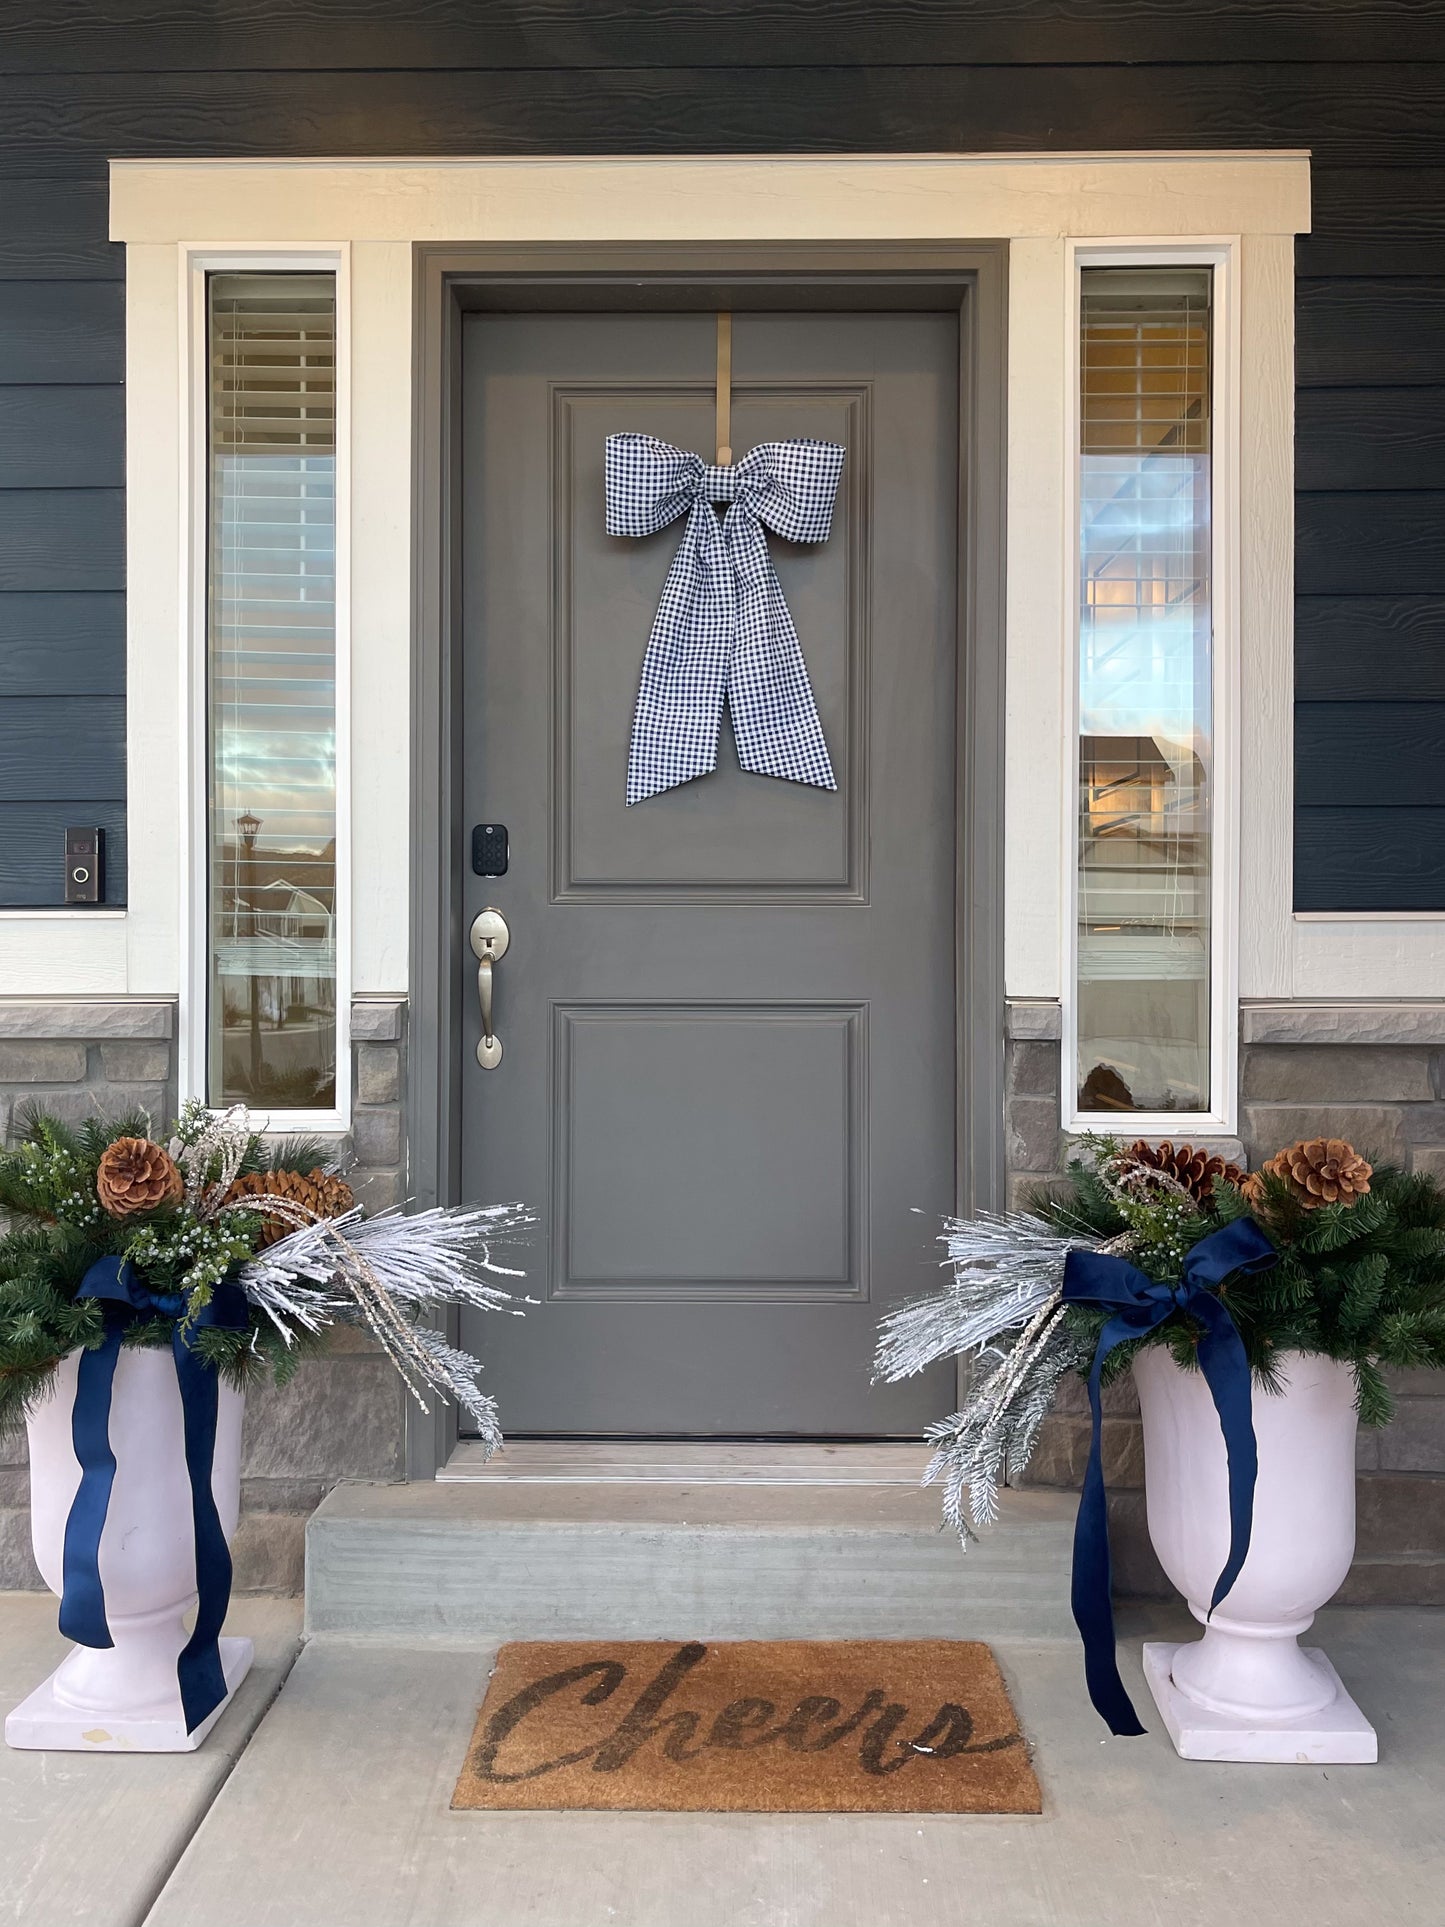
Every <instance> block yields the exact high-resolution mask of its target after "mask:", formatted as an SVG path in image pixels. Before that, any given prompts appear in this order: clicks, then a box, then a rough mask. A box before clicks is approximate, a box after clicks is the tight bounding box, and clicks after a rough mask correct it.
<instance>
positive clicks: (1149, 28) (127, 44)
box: [0, 0, 1445, 74]
mask: <svg viewBox="0 0 1445 1927" xmlns="http://www.w3.org/2000/svg"><path fill="white" fill-rule="evenodd" d="M17 11H18V10H17ZM1442 55H1445V14H1442V12H1441V9H1440V8H1439V7H1438V6H1437V5H1434V4H1431V3H1430V0H1424V4H1422V3H1421V0H1257V3H1255V0H907V4H899V0H705V4H703V5H699V4H698V0H425V3H424V4H416V3H413V4H404V3H403V0H212V4H210V5H207V6H205V7H198V6H196V5H195V4H194V3H193V0H150V4H148V5H140V6H137V5H134V4H131V0H87V3H86V4H77V0H34V4H31V5H28V6H26V7H25V9H24V13H23V18H17V19H15V20H14V21H12V22H11V23H10V24H9V25H8V26H7V27H6V31H5V35H4V40H3V45H0V72H5V73H12V74H20V73H94V72H103V73H104V72H109V73H140V72H144V73H161V72H166V71H172V72H174V71H182V70H184V71H188V72H193V73H195V72H207V71H231V72H234V71H236V70H238V69H242V68H251V69H270V70H278V69H322V68H333V69H352V70H356V69H380V68H400V67H410V68H418V69H422V68H431V69H436V70H440V71H448V70H451V69H455V68H458V67H469V68H476V69H492V70H499V69H506V68H514V69H515V68H543V67H556V68H571V69H586V68H601V67H627V68H639V67H743V66H762V65H775V66H816V65H820V64H824V63H827V64H833V65H839V66H863V67H883V66H907V65H911V64H918V65H928V66H937V65H946V64H953V65H959V66H979V65H985V64H997V65H1007V66H1012V65H1038V64H1042V65H1048V66H1056V65H1060V64H1063V63H1066V62H1069V63H1072V62H1083V63H1086V64H1098V63H1100V62H1119V63H1136V64H1137V63H1139V62H1161V61H1162V62H1166V63H1174V62H1180V61H1229V62H1233V63H1238V62H1240V61H1241V60H1242V59H1245V58H1248V59H1249V60H1251V61H1290V62H1294V61H1305V62H1316V61H1321V60H1349V61H1353V62H1356V63H1359V62H1374V61H1380V60H1429V59H1439V58H1441V57H1442Z"/></svg>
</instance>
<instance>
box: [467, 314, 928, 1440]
mask: <svg viewBox="0 0 1445 1927" xmlns="http://www.w3.org/2000/svg"><path fill="white" fill-rule="evenodd" d="M715 347H716V330H715V323H714V319H713V317H712V316H711V315H709V314H647V313H644V314H618V315H596V314H557V315H536V314H532V315H515V314H487V315H481V314H478V315H472V316H469V317H468V318H467V321H466V324H465V331H464V350H463V356H464V360H463V420H462V436H463V442H462V474H463V487H462V502H461V522H460V534H461V545H462V555H463V563H462V571H463V575H462V597H463V602H462V607H463V629H464V636H463V641H464V648H463V658H464V670H463V674H464V684H465V687H464V703H465V711H464V726H465V769H466V777H465V802H464V810H465V816H466V824H467V827H468V829H470V826H471V825H473V824H482V823H486V824H502V825H505V826H506V828H507V830H508V831H509V833H510V844H511V860H510V867H509V869H508V870H507V873H506V875H505V876H501V877H497V878H495V879H484V878H478V877H475V876H472V875H471V874H470V873H469V874H468V876H467V880H466V889H465V893H464V904H465V913H466V918H467V920H468V921H470V918H471V917H472V916H473V915H474V914H475V912H476V911H477V910H479V909H480V908H481V907H482V906H483V905H486V904H491V905H495V906H496V907H497V908H498V909H499V910H500V911H501V912H502V913H503V915H504V916H505V917H506V919H507V922H508V924H509V926H510V931H511V943H510V948H509V950H508V952H507V955H506V957H505V959H504V960H503V961H502V962H500V963H499V965H498V966H497V969H496V978H495V1029H496V1034H497V1035H498V1036H499V1037H500V1038H501V1040H502V1044H503V1047H504V1053H505V1054H504V1056H503V1059H502V1062H501V1064H500V1065H499V1066H498V1067H497V1068H496V1069H494V1070H482V1069H479V1068H475V1067H472V1066H471V1065H469V1067H468V1069H467V1071H466V1073H465V1079H464V1085H465V1097H464V1106H463V1157H464V1194H465V1195H466V1196H468V1197H472V1198H477V1199H485V1200H491V1201H500V1200H503V1199H507V1198H523V1199H526V1200H528V1201H529V1202H531V1203H533V1204H535V1205H536V1206H537V1208H538V1209H539V1211H540V1213H541V1217H542V1226H541V1231H540V1234H539V1237H538V1240H537V1242H536V1244H535V1245H534V1247H533V1248H532V1251H531V1253H530V1256H529V1258H528V1259H527V1261H526V1262H527V1263H528V1265H529V1271H530V1283H529V1286H528V1289H529V1290H531V1291H532V1292H533V1293H534V1295H535V1296H537V1297H538V1298H539V1299H540V1300H541V1301H542V1302H541V1303H540V1304H539V1305H537V1306H535V1307H533V1308H531V1309H530V1310H529V1311H528V1313H527V1316H526V1318H525V1320H519V1319H509V1318H498V1317H486V1318H484V1319H482V1318H478V1319H476V1320H475V1321H469V1323H468V1325H467V1328H466V1330H465V1332H464V1341H465V1342H466V1343H467V1344H468V1345H470V1346H472V1347H474V1348H475V1349H476V1350H477V1351H478V1352H480V1353H481V1355H482V1356H483V1358H484V1359H485V1360H486V1361H487V1367H488V1370H487V1375H486V1383H487V1386H488V1389H490V1390H491V1391H493V1392H494V1393H495V1394H496V1395H497V1396H498V1397H499V1399H500V1401H501V1407H502V1420H503V1424H504V1426H506V1428H507V1429H508V1430H509V1431H511V1432H512V1433H514V1434H519V1433H552V1434H562V1433H572V1434H608V1435H614V1436H629V1435H630V1436H634V1437H646V1436H649V1435H652V1436H663V1437H666V1436H687V1435H709V1434H713V1435H725V1436H733V1437H740V1436H741V1437H745V1436H748V1435H760V1436H778V1435H782V1434H792V1435H795V1436H800V1437H804V1438H807V1437H816V1438H823V1437H828V1436H834V1437H836V1436H840V1435H842V1436H846V1435H852V1436H860V1435H861V1436H869V1435H872V1436H886V1435H889V1434H898V1433H904V1434H909V1433H912V1434H916V1433H917V1432H918V1431H919V1429H920V1428H921V1426H923V1425H924V1424H925V1423H926V1422H927V1421H928V1420H929V1419H931V1418H933V1417H936V1416H937V1415H939V1414H940V1413H942V1412H944V1411H947V1410H948V1409H949V1400H950V1398H951V1394H952V1383H951V1376H950V1374H949V1373H948V1372H946V1371H944V1370H942V1369H940V1370H939V1371H938V1372H937V1373H936V1374H934V1375H931V1376H929V1377H927V1378H925V1379H921V1380H915V1381H913V1382H912V1383H910V1384H908V1385H903V1386H893V1387H875V1386H872V1385H870V1383H869V1365H870V1360H871V1357H872V1353H873V1346H874V1340H875V1334H876V1331H877V1325H878V1320H879V1317H880V1316H881V1315H882V1313H883V1312H885V1311H886V1310H887V1309H888V1307H889V1306H890V1305H892V1304H896V1303H897V1302H898V1301H899V1300H901V1299H906V1298H909V1297H911V1296H914V1295H916V1294H917V1293H919V1292H922V1291H925V1290H927V1289H929V1288H930V1287H931V1286H932V1285H933V1284H934V1283H935V1282H936V1278H937V1273H936V1268H935V1267H936V1259H937V1251H936V1247H935V1246H934V1244H933V1242H932V1240H933V1235H934V1231H935V1229H936V1217H937V1214H938V1213H939V1212H942V1211H946V1210H948V1209H950V1208H951V1206H952V1202H953V1197H954V1170H955V1158H954V1152H955V1146H954V1126H955V1119H954V1105H955V1050H954V1011H955V985H954V927H955V920H954V845H955V810H956V804H955V780H954V779H955V770H954V760H955V743H956V734H957V717H956V711H955V647H956V641H955V639H956V626H957V618H956V609H957V581H956V551H957V525H958V501H957V473H958V443H959V435H958V385H957V369H958V333H957V318H956V316H951V315H946V314H800V313H740V314H738V315H737V316H736V318H735V322H734V347H733V353H734V383H735V386H734V397H733V424H732V445H733V448H734V450H735V451H736V453H737V455H738V456H739V457H741V456H742V455H743V454H744V453H745V452H746V451H747V450H748V449H749V448H751V447H752V446H753V445H754V444H755V443H757V442H761V441H770V440H777V439H781V438H785V437H789V436H815V437H819V438H822V439H826V440H830V441H836V442H842V443H843V444H845V445H846V448H847V451H848V454H847V460H846V463H845V466H844V471H843V480H842V485H841V488H840V491H839V497H838V505H837V510H836V513H835V516H834V522H833V531H832V536H831V539H830V540H829V541H828V542H827V543H825V544H822V545H819V546H816V547H813V548H799V547H795V546H794V545H792V544H790V543H788V542H785V541H780V540H778V539H776V538H771V537H770V538H769V540H770V544H771V547H772V552H773V555H774V558H775V561H776V564H777V570H778V574H779V577H780V578H781V581H782V585H783V590H784V593H785V596H786V598H787V601H788V604H789V607H790V608H791V610H792V614H793V619H794V622H795V624H796V626H797V630H798V634H799V636H800V638H801V641H802V646H803V652H804V655H805V656H806V659H807V663H808V668H809V671H810V673H811V676H812V681H813V687H814V689H815V691H816V694H817V699H818V707H819V711H820V714H821V717H822V721H823V726H824V730H825V732H826V736H827V741H828V747H829V751H830V753H831V756H832V761H833V766H834V769H835V772H836V774H837V779H838V789H837V791H836V793H832V792H829V791H826V790H819V789H810V788H805V787H802V786H800V785H798V784H795V783H791V782H786V781H781V780H778V779H775V778H771V777H766V776H755V775H749V774H747V773H746V772H744V771H743V770H741V769H740V768H739V766H738V763H737V758H736V754H735V752H734V749H733V745H732V740H731V737H730V735H729V733H728V730H727V728H726V725H725V726H724V731H723V739H722V744H721V748H720V755H719V763H718V768H717V771H716V772H715V773H714V774H713V775H711V776H706V777H703V778H700V779H699V780H697V781H694V782H692V783H689V784H687V785H686V786H684V787H682V788H680V789H674V790H671V791H669V792H667V793H666V794H664V795H661V796H656V797H652V798H650V799H649V800H648V801H646V802H643V803H639V804H636V805H634V806H633V807H632V808H630V809H629V808H628V807H627V806H626V802H625V783H626V773H627V753H628V741H629V737H630V733H631V725H632V713H633V705H634V702H635V700H636V696H637V684H638V672H639V668H640V666H641V662H642V655H643V649H644V646H645V644H646V641H647V636H648V632H649V629H650V626H651V623H652V618H653V614H654V612H655V610H656V608H657V603H658V595H659V592H660V591H661V588H662V584H663V578H664V576H665V575H666V573H667V568H668V564H669V562H670V560H671V558H672V555H673V553H674V551H675V549H676V547H677V544H678V541H679V540H680V538H681V535H682V530H683V523H682V521H680V520H679V521H678V522H676V523H674V524H673V525H672V526H671V527H670V528H668V529H665V530H664V531H662V532H661V533H660V534H657V535H654V536H650V537H647V538H645V539H643V540H640V541H635V540H627V539H622V538H616V537H612V536H609V535H607V534H606V533H605V531H604V526H603V444H604V439H605V437H606V436H607V435H608V434H610V433H613V432H619V431H624V430H640V431H643V432H645V433H648V434H651V435H655V436H658V437H660V438H661V439H663V440H665V441H668V442H671V443H674V444H675V445H676V446H678V447H680V448H685V449H693V450H696V451H698V452H699V453H700V454H702V456H703V458H704V459H705V460H707V461H711V460H712V456H713V437H714V434H715V426H714V414H713V408H714V371H715ZM468 855H469V847H468V850H467V851H464V852H463V853H462V856H461V860H462V861H463V862H466V861H467V857H468ZM456 967H457V968H458V969H462V968H465V965H464V963H463V960H462V958H461V957H458V958H457V960H456ZM469 1014H470V1022H471V1031H470V1037H469V1046H471V1045H475V1042H476V1040H477V1036H478V1035H479V1030H480V1023H479V1018H478V1014H477V1010H476V1005H475V1001H474V1000H473V1002H472V1004H471V1009H470V1013H469ZM913 1207H918V1208H919V1209H921V1210H922V1211H923V1212H924V1213H925V1214H926V1215H924V1216H921V1217H920V1216H917V1215H914V1213H913V1210H912V1208H913Z"/></svg>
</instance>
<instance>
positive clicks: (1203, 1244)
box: [1063, 1218, 1279, 1735]
mask: <svg viewBox="0 0 1445 1927" xmlns="http://www.w3.org/2000/svg"><path fill="white" fill-rule="evenodd" d="M1278 1259H1279V1253H1278V1252H1277V1251H1276V1250H1275V1248H1274V1246H1273V1245H1272V1244H1271V1243H1270V1241H1269V1239H1268V1238H1266V1237H1265V1235H1264V1233H1263V1232H1262V1231H1261V1230H1260V1228H1259V1226H1258V1225H1257V1224H1255V1223H1254V1221H1253V1219H1251V1218H1237V1219H1236V1220H1235V1221H1234V1223H1233V1224H1227V1225H1225V1226H1224V1227H1223V1228H1222V1229H1221V1230H1219V1231H1211V1232H1210V1234H1209V1236H1208V1237H1207V1238H1201V1239H1200V1240H1199V1242H1198V1244H1197V1245H1195V1246H1194V1247H1193V1248H1192V1249H1191V1250H1190V1251H1189V1252H1188V1253H1187V1254H1186V1256H1185V1259H1184V1264H1183V1267H1182V1276H1181V1278H1180V1281H1179V1283H1178V1284H1177V1285H1165V1284H1160V1283H1159V1282H1158V1281H1157V1280H1156V1279H1153V1278H1150V1277H1147V1276H1146V1275H1145V1273H1144V1272H1142V1271H1140V1270H1139V1268H1138V1267H1137V1266H1136V1265H1131V1264H1130V1263H1129V1261H1128V1259H1127V1258H1119V1257H1115V1256H1113V1255H1111V1254H1109V1253H1106V1252H1101V1251H1071V1252H1070V1253H1069V1255H1068V1257H1067V1258H1066V1259H1065V1261H1064V1292H1063V1295H1064V1300H1065V1302H1066V1303H1067V1304H1071V1305H1095V1306H1098V1307H1099V1308H1100V1309H1101V1310H1104V1311H1107V1312H1109V1313H1110V1317H1109V1320H1108V1322H1107V1324H1106V1325H1105V1326H1104V1329H1103V1330H1102V1331H1101V1332H1100V1333H1099V1344H1098V1349H1097V1350H1096V1351H1095V1353H1094V1363H1093V1366H1092V1368H1091V1370H1090V1372H1089V1406H1090V1410H1091V1411H1092V1413H1093V1437H1092V1441H1091V1443H1090V1446H1089V1465H1088V1470H1087V1471H1086V1472H1085V1474H1084V1489H1083V1493H1082V1494H1081V1496H1080V1499H1079V1516H1078V1521H1077V1523H1076V1525H1075V1527H1074V1577H1073V1593H1072V1602H1073V1608H1074V1623H1075V1624H1076V1625H1077V1626H1078V1629H1079V1632H1080V1634H1081V1636H1082V1638H1083V1641H1084V1676H1085V1678H1086V1679H1087V1681H1088V1686H1089V1698H1090V1699H1091V1700H1092V1701H1093V1703H1094V1709H1095V1711H1096V1712H1098V1713H1099V1714H1100V1715H1101V1716H1102V1717H1103V1719H1105V1720H1106V1721H1107V1722H1108V1726H1109V1730H1110V1732H1111V1733H1118V1734H1131V1735H1132V1734H1137V1733H1142V1732H1143V1731H1144V1728H1143V1727H1142V1726H1141V1725H1140V1724H1139V1718H1138V1715H1137V1714H1136V1713H1135V1711H1134V1707H1133V1704H1132V1702H1131V1701H1130V1699H1129V1695H1128V1694H1127V1693H1126V1692H1125V1691H1124V1682H1123V1681H1122V1680H1121V1679H1120V1677H1119V1666H1118V1661H1117V1659H1116V1657H1115V1652H1114V1604H1113V1591H1112V1585H1113V1577H1112V1571H1111V1566H1110V1560H1109V1514H1108V1502H1107V1497H1106V1494H1105V1491H1104V1464H1103V1454H1102V1449H1101V1439H1100V1425H1101V1420H1102V1413H1101V1408H1100V1398H1099V1379H1100V1374H1101V1372H1102V1371H1103V1368H1104V1361H1105V1359H1106V1358H1107V1357H1108V1356H1109V1354H1110V1352H1112V1351H1113V1349H1114V1347H1115V1346H1116V1345H1123V1344H1125V1343H1127V1341H1128V1340H1129V1339H1131V1338H1142V1337H1143V1336H1144V1334H1145V1333H1146V1332H1151V1331H1153V1330H1154V1328H1155V1326H1156V1325H1162V1324H1163V1323H1164V1321H1165V1319H1166V1318H1170V1317H1172V1316H1173V1314H1174V1313H1175V1312H1176V1311H1182V1312H1183V1313H1184V1314H1185V1315H1186V1316H1187V1317H1190V1318H1195V1319H1198V1321H1199V1323H1200V1324H1201V1325H1203V1327H1204V1332H1203V1336H1202V1337H1201V1338H1200V1340H1199V1346H1198V1352H1199V1369H1200V1370H1201V1371H1202V1372H1203V1374H1204V1381H1205V1383H1206V1384H1207V1385H1208V1387H1209V1390H1210V1394H1211V1396H1212V1397H1213V1399H1214V1408H1215V1410H1216V1411H1217V1412H1218V1414H1219V1424H1220V1429H1221V1430H1222V1431H1223V1433H1224V1445H1225V1451H1226V1453H1227V1455H1228V1460H1229V1557H1228V1558H1227V1559H1226V1560H1225V1562H1224V1569H1223V1571H1222V1572H1221V1573H1220V1575H1219V1578H1218V1580H1217V1582H1216V1583H1215V1587H1214V1596H1213V1598H1212V1599H1211V1600H1210V1602H1209V1606H1210V1611H1211V1612H1212V1611H1213V1610H1214V1608H1215V1607H1216V1606H1217V1605H1218V1604H1219V1602H1220V1600H1221V1599H1223V1598H1224V1597H1225V1595H1226V1594H1227V1593H1228V1591H1229V1589H1230V1587H1231V1586H1232V1585H1233V1584H1234V1582H1235V1580H1236V1579H1237V1578H1238V1577H1239V1572H1240V1568H1241V1567H1242V1566H1243V1564H1244V1561H1245V1558H1246V1556H1247V1554H1248V1552H1249V1536H1250V1529H1251V1526H1252V1523H1253V1516H1254V1482H1255V1475H1256V1472H1257V1470H1258V1455H1257V1452H1256V1449H1255V1441H1254V1420H1253V1417H1252V1415H1251V1389H1250V1377H1249V1358H1248V1355H1247V1354H1246V1352H1245V1349H1244V1343H1243V1340H1242V1339H1241V1338H1240V1336H1239V1333H1238V1331H1237V1330H1236V1328H1235V1323H1234V1320H1233V1319H1232V1318H1231V1317H1230V1315H1229V1312H1228V1310H1227V1309H1226V1307H1225V1306H1224V1304H1223V1303H1222V1302H1221V1301H1220V1299H1219V1298H1218V1297H1217V1296H1216V1295H1215V1293H1216V1291H1217V1290H1218V1287H1219V1286H1220V1285H1222V1284H1223V1283H1224V1282H1225V1280H1226V1279H1228V1278H1232V1277H1234V1276H1235V1275H1236V1274H1237V1273H1240V1272H1256V1271H1264V1270H1267V1269H1268V1267H1269V1266H1270V1265H1272V1264H1275V1263H1276V1262H1277V1261H1278Z"/></svg>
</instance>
